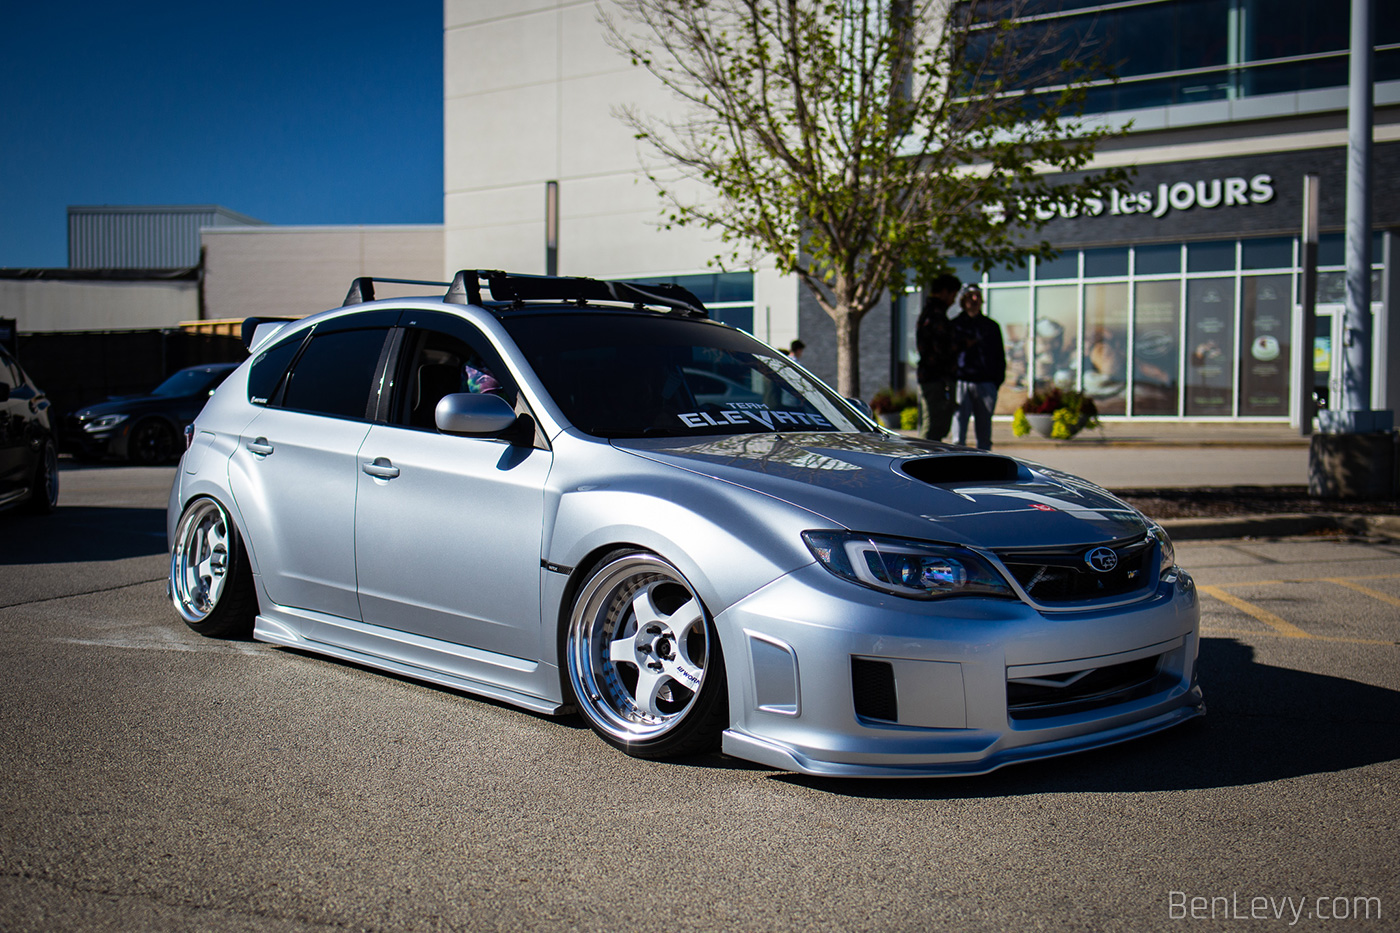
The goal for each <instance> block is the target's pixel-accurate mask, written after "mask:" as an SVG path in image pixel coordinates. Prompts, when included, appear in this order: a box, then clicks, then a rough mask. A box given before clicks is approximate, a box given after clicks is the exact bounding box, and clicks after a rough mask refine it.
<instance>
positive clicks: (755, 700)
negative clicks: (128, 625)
mask: <svg viewBox="0 0 1400 933" xmlns="http://www.w3.org/2000/svg"><path fill="white" fill-rule="evenodd" d="M381 281H382V280H381ZM245 340H246V341H247V342H249V343H250V344H251V358H250V359H249V360H248V361H247V362H246V363H244V364H243V365H242V367H240V368H239V369H238V371H237V372H235V373H234V374H233V375H232V376H231V377H229V379H228V380H227V381H226V382H224V383H223V385H222V386H221V387H220V388H219V389H218V391H217V392H215V393H214V395H213V397H212V398H211V399H210V400H209V403H208V404H207V405H206V406H205V408H204V411H203V412H202V413H201V414H200V415H199V417H198V419H197V420H196V421H195V423H194V426H193V428H192V429H191V431H190V432H189V446H188V449H187V450H186V451H185V454H184V459H183V460H182V461H181V464H180V468H179V470H178V472H177V474H176V480H175V484H174V487H173V488H172V490H171V493H170V512H169V534H170V547H171V559H170V593H171V598H172V602H173V603H174V605H175V609H176V611H177V612H178V613H179V614H180V616H181V618H183V619H184V621H185V622H186V623H188V624H189V626H190V627H191V628H193V629H194V630H195V631H197V632H202V633H205V634H207V635H211V636H234V635H242V634H246V633H247V632H249V631H251V633H252V635H253V637H255V638H257V639H259V640H262V641H267V642H272V643H275V644H279V645H287V646H292V647H296V648H299V649H302V650H305V651H313V652H319V653H322V654H326V655H330V656H333V657H336V658H341V659H345V660H348V661H353V662H356V663H359V664H363V665H366V666H370V667H375V668H380V669H383V670H386V671H392V672H394V673H397V674H401V675H404V676H408V677H414V678H419V679H422V680H426V681H431V682H432V683H436V684H441V685H443V686H447V687H451V688H453V689H456V690H461V691H465V692H468V693H473V694H478V695H481V696H486V697H492V698H494V699H497V700H502V701H505V702H508V703H513V704H516V705H519V706H522V707H525V708H526V709H530V710H534V711H537V712H540V713H544V714H548V715H557V714H563V713H567V712H570V711H573V710H577V711H578V712H579V713H581V714H582V715H583V717H584V718H585V719H586V720H587V721H588V723H589V724H590V725H591V726H592V727H593V729H594V730H595V731H596V732H597V733H598V735H599V736H600V737H602V739H603V740H604V741H606V742H608V743H609V744H611V745H614V746H616V747H617V748H619V749H621V750H623V751H624V752H626V753H628V754H630V755H636V756H641V757H663V756H681V755H690V754H696V753H701V752H706V751H711V750H714V749H716V748H722V749H723V751H724V752H725V753H727V754H730V755H734V756H737V757H740V758H746V759H749V760H751V761H756V762H761V763H763V764H766V765H770V766H772V767H775V768H782V769H787V770H792V771H799V772H803V773H807V774H817V775H835V776H884V777H896V776H921V775H950V774H971V773H980V772H985V771H990V770H992V769H993V768H997V767H1000V766H1001V765H1005V764H1009V763H1012V762H1017V761H1025V760H1029V759H1034V758H1043V757H1048V756H1052V755H1061V754H1065V753H1068V752H1074V751H1078V750H1081V749H1086V748H1094V747H1098V746H1103V745H1108V744H1111V743H1114V742H1120V741H1123V740H1125V739H1130V738H1133V737H1136V736H1141V735H1145V734H1147V733H1150V732H1155V731H1157V730H1159V729H1164V728H1166V727H1168V726H1171V725H1174V724H1176V723H1180V722H1183V721H1185V720H1187V719H1190V718H1192V717H1194V716H1198V715H1200V714H1202V713H1203V712H1204V709H1205V707H1204V704H1203V702H1202V699H1201V691H1200V688H1199V686H1198V685H1197V683H1196V654H1197V648H1198V645H1199V607H1198V604H1197V596H1196V592H1195V588H1194V586H1193V584H1192V582H1191V578H1190V577H1189V576H1188V575H1187V574H1185V573H1183V572H1182V571H1181V570H1180V569H1179V568H1178V567H1177V566H1176V563H1175V560H1174V557H1173V551H1172V545H1171V542H1170V540H1168V538H1167V535H1166V534H1165V533H1164V532H1163V531H1162V529H1161V528H1160V527H1159V526H1157V525H1156V524H1154V523H1153V522H1152V521H1150V520H1149V519H1147V518H1145V517H1144V516H1143V515H1141V514H1140V513H1138V512H1137V511H1135V510H1133V509H1132V508H1130V507H1129V506H1127V505H1125V504H1124V503H1123V502H1121V501H1119V500H1117V499H1115V498H1114V497H1113V496H1112V495H1110V494H1108V493H1107V492H1105V491H1104V490H1102V489H1100V488H1098V487H1096V486H1094V485H1092V484H1091V483H1088V482H1085V481H1084V480H1081V479H1077V478H1075V477H1072V476H1067V475H1065V474H1062V473H1057V472H1055V471H1053V470H1048V469H1045V468H1043V467H1039V466H1036V465H1034V464H1030V463H1024V462H1021V461H1018V460H1014V459H1011V458H1009V457H1004V456H1000V455H996V454H991V453H986V452H979V451H973V450H967V449H964V448H959V447H950V446H945V445H941V444H933V443H926V442H923V441H916V440H909V439H906V438H903V437H900V436H897V435H894V434H891V433H888V432H886V431H883V430H881V429H880V428H879V427H877V426H876V425H875V424H874V423H873V422H871V421H870V420H869V419H868V418H867V417H866V416H865V415H863V414H862V413H861V412H860V411H859V410H858V409H857V408H856V407H854V406H853V405H851V404H850V403H849V402H847V401H845V400H843V399H841V398H839V397H837V396H836V395H835V394H834V393H833V392H832V391H831V390H830V389H828V388H827V387H826V386H825V385H823V384H822V383H821V382H820V381H818V380H817V379H815V378H814V377H813V376H812V375H811V374H810V373H808V372H807V371H806V370H804V369H802V367H801V366H799V365H798V364H797V363H795V362H793V361H792V360H790V359H788V358H787V357H786V356H784V355H783V354H782V353H780V352H778V351H776V350H773V349H772V348H770V347H768V346H766V345H765V344H763V343H760V342H759V341H757V340H755V339H754V338H753V337H751V336H749V335H748V334H745V333H743V332H741V331H738V330H735V329H733V328H730V327H727V326H724V325H722V324H718V323H715V322H712V321H710V320H707V317H706V313H705V310H704V308H703V306H702V305H701V303H700V302H699V301H698V300H696V299H695V297H694V296H693V295H691V294H690V293H688V292H686V291H685V290H683V289H680V288H678V287H675V286H664V285H643V284H636V283H618V282H613V283H606V282H599V281H594V280H590V279H557V278H543V277H532V276H517V275H506V274H504V273H496V272H489V273H488V272H464V273H459V274H458V275H457V278H456V280H455V281H454V282H453V283H452V284H451V286H450V287H449V288H448V290H447V292H446V295H445V297H443V298H435V299H392V300H379V301H376V300H373V281H372V280H369V279H360V280H357V281H356V283H355V286H354V287H353V288H352V289H351V293H350V296H349V297H348V298H347V300H346V304H345V305H344V306H342V307H340V308H337V309H335V310H331V311H326V312H324V313H322V314H317V315H314V316H312V317H308V318H305V319H303V320H299V321H294V322H285V323H262V324H261V325H258V324H257V320H256V319H252V320H250V321H249V323H248V325H247V326H245ZM716 385H723V386H725V387H727V388H726V391H724V392H721V393H716V392H715V391H714V386H716Z"/></svg>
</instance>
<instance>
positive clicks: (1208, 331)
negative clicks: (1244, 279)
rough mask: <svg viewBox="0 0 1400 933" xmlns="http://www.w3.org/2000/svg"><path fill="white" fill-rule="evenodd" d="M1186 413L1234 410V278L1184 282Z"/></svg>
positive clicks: (1225, 412)
mask: <svg viewBox="0 0 1400 933" xmlns="http://www.w3.org/2000/svg"><path fill="white" fill-rule="evenodd" d="M1186 349H1187V354H1188V355H1187V358H1186V414H1187V415H1188V416H1191V415H1231V414H1233V413H1234V411H1233V409H1234V401H1235V398H1234V387H1233V382H1234V369H1235V367H1234V361H1235V289H1234V279H1232V278H1230V279H1194V280H1192V281H1190V282H1188V283H1187V284H1186Z"/></svg>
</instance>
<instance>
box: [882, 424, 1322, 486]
mask: <svg viewBox="0 0 1400 933" xmlns="http://www.w3.org/2000/svg"><path fill="white" fill-rule="evenodd" d="M906 433H912V432H906ZM1308 446H1309V442H1308V439H1307V438H1306V437H1301V436H1300V435H1299V434H1298V430H1297V428H1292V427H1289V426H1288V425H1287V424H1278V423H1264V424H1259V423H1238V422H1228V423H1214V422H1212V423H1200V422H1197V423H1183V422H1179V421H1163V422H1153V421H1146V422H1145V421H1143V420H1141V419H1139V420H1136V421H1131V422H1128V421H1115V422H1108V423H1106V424H1105V425H1104V426H1103V428H1101V429H1095V430H1092V431H1084V432H1082V433H1080V434H1079V435H1078V436H1076V437H1074V438H1072V439H1070V440H1068V441H1056V440H1049V439H1047V438H1043V437H1040V436H1038V435H1035V434H1031V435H1027V436H1026V437H1015V436H1014V435H1013V434H1012V433H1011V422H1010V420H1006V421H997V422H994V423H993V426H992V449H993V450H995V451H996V452H997V453H1003V454H1007V455H1008V456H1012V457H1018V458H1020V459H1023V460H1030V461H1032V462H1034V463H1039V464H1042V465H1044V466H1048V467H1052V468H1054V469H1057V470H1063V471H1064V472H1066V473H1073V474H1075V475H1076V476H1082V477H1084V478H1085V479H1088V480H1092V481H1093V482H1095V483H1098V484H1099V485H1100V486H1105V487H1107V488H1109V489H1163V488H1169V487H1171V488H1180V487H1192V486H1306V485H1307V484H1308Z"/></svg>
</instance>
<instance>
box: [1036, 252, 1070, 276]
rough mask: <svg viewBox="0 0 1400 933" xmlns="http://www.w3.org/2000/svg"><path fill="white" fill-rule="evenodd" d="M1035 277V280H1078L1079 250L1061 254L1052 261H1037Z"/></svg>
mask: <svg viewBox="0 0 1400 933" xmlns="http://www.w3.org/2000/svg"><path fill="white" fill-rule="evenodd" d="M1035 277H1036V279H1037V280H1043V279H1077V278H1079V250H1070V251H1069V252H1065V253H1061V254H1060V255H1058V256H1056V257H1055V258H1054V259H1037V260H1036V261H1035Z"/></svg>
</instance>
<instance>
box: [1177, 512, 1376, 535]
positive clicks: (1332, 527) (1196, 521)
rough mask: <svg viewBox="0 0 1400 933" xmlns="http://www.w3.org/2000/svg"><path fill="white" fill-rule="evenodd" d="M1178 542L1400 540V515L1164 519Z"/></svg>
mask: <svg viewBox="0 0 1400 933" xmlns="http://www.w3.org/2000/svg"><path fill="white" fill-rule="evenodd" d="M1161 525H1162V527H1163V528H1165V529H1166V530H1167V533H1168V534H1170V535H1171V536H1172V540H1174V541H1210V540H1217V539H1223V538H1287V537H1292V536H1294V535H1309V534H1326V533H1333V534H1337V533H1340V534H1353V535H1366V536H1381V537H1386V538H1392V539H1397V540H1400V515H1358V514H1354V513H1344V512H1308V513H1284V514H1279V515H1232V516H1229V517H1226V518H1169V519H1165V520H1163V521H1162V522H1161Z"/></svg>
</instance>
